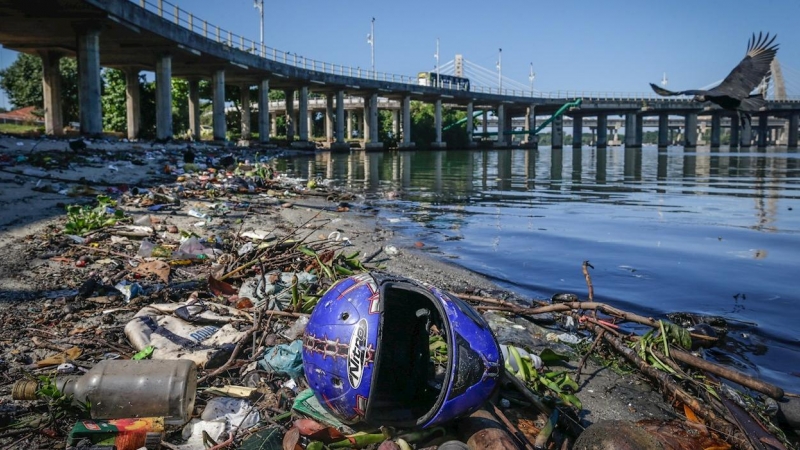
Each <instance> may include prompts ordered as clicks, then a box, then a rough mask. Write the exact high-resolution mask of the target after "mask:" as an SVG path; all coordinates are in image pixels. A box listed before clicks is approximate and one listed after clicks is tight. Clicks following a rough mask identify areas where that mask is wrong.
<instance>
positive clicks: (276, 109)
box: [229, 97, 788, 146]
mask: <svg viewBox="0 0 800 450" xmlns="http://www.w3.org/2000/svg"><path fill="white" fill-rule="evenodd" d="M293 103H294V105H292V106H290V110H293V111H297V110H298V109H299V103H300V102H299V100H294V101H293ZM343 103H344V109H345V126H346V128H347V134H346V136H347V137H348V138H349V137H353V136H357V137H363V125H362V122H363V121H361V120H358V119H359V117H360V118H362V119H363V114H362V112H363V110H364V106H365V101H364V99H363V98H361V97H345V98H344V102H343ZM286 105H287V103H286V100H272V101H270V102H269V111H270V112H269V114H271V115H272V117H271V118H270V123H271V127H272V131H271V132H272V134H273V135H274V134H275V133H276V120H275V118H276V117H277V116H279V115H285V114H286ZM445 106H446V107H447V106H450V107H458V105H445ZM292 108H293V109H292ZM378 108H379V109H381V110H388V111H391V112H392V119H393V120H392V131H393V133H394V134H395V135H396V136H400V135H401V134H402V130H401V129H400V120H399V117H400V115H399V114H400V112H401V110H402V102H399V101H396V100H391V99H389V98H385V97H378ZM229 109H230V110H232V108H229ZM307 111H308V116H307V119H306V120H308V129H309V130H312V129H313V128H314V127H313V125H312V124H313V122H314V116H315V115H317V114H319V113H322V114H323V116H324V114H325V112H326V111H327V101H326V99H325V98H309V99H308V107H307ZM482 111H483V113H482V114H479V115H478V120H479V122H480V124H481V127H482V129H483V132H486V131H487V130H497V127H498V124H499V120H498V117H497V116H494V115H491V116H489V115H488V114H487V113H488V112H489V109H483V110H482ZM573 114H574V113H573ZM549 118H550V117H549V116H538V115H537V119H541V120H547V119H549ZM297 120H299V119H297ZM579 120H580V122H578V123H579V124H580V126H581V127H582V130H581V133H585V132H586V131H589V132H590V133H591V134H592V144H595V143H596V142H597V129H598V127H599V122H600V120H599V119H598V117H591V116H587V117H584V118H582V119H579ZM764 120H766V121H767V136H766V143H767V144H768V145H787V138H788V136H787V133H786V130H787V127H788V120H786V119H783V118H779V117H769V118H767V117H760V116H756V117H754V118H753V125H754V126H756V127H757V128H758V127H760V124H761V122H762V121H764ZM714 122H715V119H714V115H713V114H708V115H702V113H698V115H697V123H696V126H697V145H701V144H704V143H705V144H709V143H710V140H709V142H704V141H703V138H702V137H703V136H704V135H706V134H707V132H708V131H709V130H710V131H713V129H714ZM329 124H330V122H328V121H326V123H325V125H326V126H328V125H329ZM575 124H576V122H575V120H573V118H572V117H570V116H566V117H564V118H563V123H562V128H566V129H567V130H570V129H571V130H572V136H573V145H574V146H578V145H580V136H581V133H579V134H577V136H578V138H576V137H575V136H576V134H575V133H578V130H576V129H575V127H576V125H575ZM686 124H687V121H686V117H685V116H684V115H677V116H673V115H670V116H668V120H667V136H668V137H667V142H668V143H669V144H670V145H672V144H683V143H684V142H685V139H686V138H685V136H686ZM530 125H531V122H529V119H528V118H526V117H512V119H511V125H510V128H508V129H507V133H508V134H511V133H513V132H514V131H513V130H519V129H523V130H528V129H529V127H530ZM661 125H662V123H661V121H660V119H659V117H655V116H645V117H644V120H643V121H642V128H643V129H645V128H650V129H653V128H655V129H659V126H661ZM625 126H626V117H625V116H624V115H622V116H614V115H608V116H607V118H606V128H607V136H610V137H609V138H608V141H607V145H621V141H620V139H619V134H620V132H622V130H625V134H627V133H628V131H627V129H626V128H625ZM717 126H719V127H721V129H726V128H727V129H730V128H731V126H736V127H738V126H739V123H738V120H737V118H736V117H728V116H723V117H722V118H721V119H720V121H719V124H718V125H717ZM464 128H466V127H465V126H464ZM545 130H548V131H552V128H551V127H548V128H545ZM634 131H635V132H637V133H641V131H642V130H634ZM309 133H311V131H309ZM325 133H326V135H325V137H328V138H330V137H331V136H332V135H331V134H330V129H326V130H325ZM562 133H563V131H562ZM515 134H518V133H515ZM310 137H313V136H310ZM526 140H527V139H526ZM751 144H753V142H752V140H751ZM510 145H513V143H512V144H510Z"/></svg>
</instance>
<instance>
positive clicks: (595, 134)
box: [589, 127, 597, 146]
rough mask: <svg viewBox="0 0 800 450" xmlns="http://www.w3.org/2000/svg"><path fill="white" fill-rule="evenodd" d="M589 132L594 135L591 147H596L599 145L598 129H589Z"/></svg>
mask: <svg viewBox="0 0 800 450" xmlns="http://www.w3.org/2000/svg"><path fill="white" fill-rule="evenodd" d="M589 132H590V133H591V134H592V137H591V138H590V139H591V140H590V141H589V145H591V146H595V145H597V127H589Z"/></svg>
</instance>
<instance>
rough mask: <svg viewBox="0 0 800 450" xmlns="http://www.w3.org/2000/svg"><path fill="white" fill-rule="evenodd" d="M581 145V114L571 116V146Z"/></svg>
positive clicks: (577, 146)
mask: <svg viewBox="0 0 800 450" xmlns="http://www.w3.org/2000/svg"><path fill="white" fill-rule="evenodd" d="M581 147H583V116H579V115H575V116H573V117H572V148H581Z"/></svg>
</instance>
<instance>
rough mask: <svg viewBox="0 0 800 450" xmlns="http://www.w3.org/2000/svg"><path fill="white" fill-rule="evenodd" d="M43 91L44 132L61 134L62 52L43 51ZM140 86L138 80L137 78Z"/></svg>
mask: <svg viewBox="0 0 800 450" xmlns="http://www.w3.org/2000/svg"><path fill="white" fill-rule="evenodd" d="M41 57H42V93H43V94H44V132H45V133H46V134H50V135H54V136H61V135H63V134H64V115H63V112H62V108H63V104H62V102H61V71H60V70H59V64H60V63H61V54H60V53H58V52H54V51H43V52H41ZM137 86H138V80H137Z"/></svg>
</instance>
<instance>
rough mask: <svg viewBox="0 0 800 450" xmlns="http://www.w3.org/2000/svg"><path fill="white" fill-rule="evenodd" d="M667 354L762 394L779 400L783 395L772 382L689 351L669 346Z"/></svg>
mask: <svg viewBox="0 0 800 450" xmlns="http://www.w3.org/2000/svg"><path fill="white" fill-rule="evenodd" d="M669 354H670V356H671V357H672V358H674V359H676V360H678V361H680V362H682V363H684V364H688V365H690V366H692V367H696V368H698V369H702V370H705V371H706V372H711V373H713V374H714V375H718V376H720V377H722V378H726V379H728V380H731V381H733V382H735V383H738V384H740V385H742V386H745V387H748V388H750V389H753V390H754V391H758V392H761V393H762V394H766V395H769V396H770V397H772V398H774V399H775V400H780V399H782V398H783V395H784V393H783V389H781V388H779V387H778V386H775V385H773V384H770V383H767V382H765V381H761V380H758V379H756V378H753V377H751V376H750V375H747V374H744V373H742V372H739V371H738V370H734V369H729V368H727V367H723V366H720V365H719V364H715V363H713V362H710V361H706V360H704V359H700V358H698V357H696V356H694V355H692V354H691V353H688V352H685V351H683V350H679V349H677V348H674V347H671V348H670V349H669Z"/></svg>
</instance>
